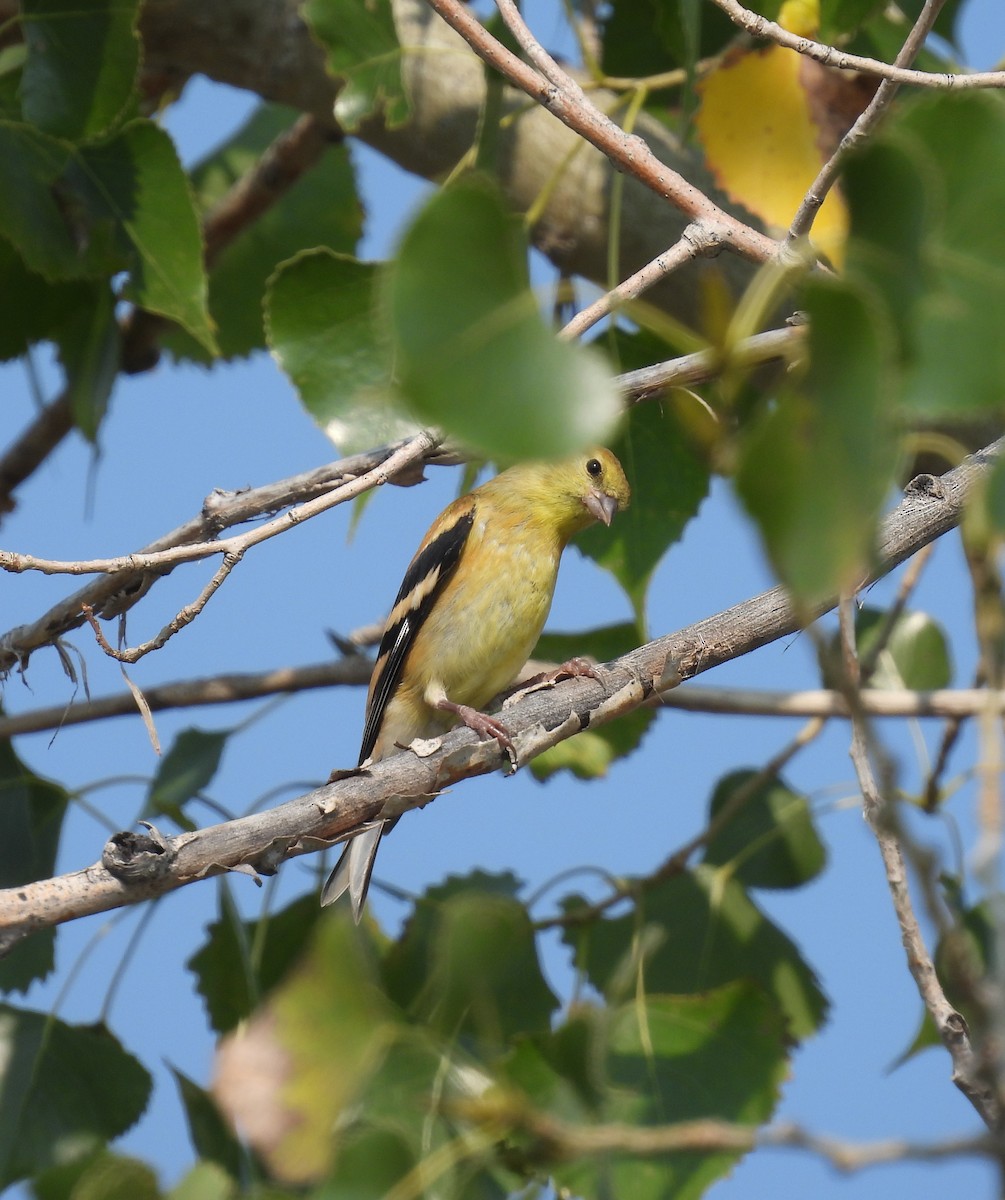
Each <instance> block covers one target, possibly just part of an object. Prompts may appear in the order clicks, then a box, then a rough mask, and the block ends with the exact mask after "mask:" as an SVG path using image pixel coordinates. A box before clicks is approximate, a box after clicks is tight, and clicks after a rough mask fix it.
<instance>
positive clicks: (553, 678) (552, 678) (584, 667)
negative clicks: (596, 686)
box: [517, 658, 600, 696]
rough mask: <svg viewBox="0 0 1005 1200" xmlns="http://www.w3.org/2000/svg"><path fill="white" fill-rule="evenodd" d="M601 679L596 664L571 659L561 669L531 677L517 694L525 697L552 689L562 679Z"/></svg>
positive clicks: (584, 660) (523, 683)
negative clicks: (529, 693)
mask: <svg viewBox="0 0 1005 1200" xmlns="http://www.w3.org/2000/svg"><path fill="white" fill-rule="evenodd" d="M599 678H600V676H599V675H598V674H597V664H596V663H592V662H590V660H589V659H588V658H570V659H569V660H568V662H564V663H562V665H561V666H560V667H554V668H553V669H552V670H550V671H541V672H540V673H539V674H537V675H531V677H530V678H529V679H524V680H522V681H521V683H520V688H519V690H518V692H517V694H518V695H520V696H523V695H524V694H525V693H527V692H535V691H537V690H538V689H539V688H546V687H552V686H554V684H556V683H558V681H559V680H560V679H599Z"/></svg>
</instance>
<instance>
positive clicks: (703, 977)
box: [563, 866, 827, 1039]
mask: <svg viewBox="0 0 1005 1200" xmlns="http://www.w3.org/2000/svg"><path fill="white" fill-rule="evenodd" d="M576 907H578V904H576V903H573V902H571V901H568V902H567V903H566V908H567V909H569V908H572V909H575V908H576ZM563 940H564V941H565V942H566V944H567V945H569V946H572V947H573V948H574V950H575V954H576V965H577V967H578V968H579V969H580V970H582V971H585V972H586V975H587V977H588V978H589V980H590V982H591V983H592V984H593V985H594V987H596V988H598V989H599V990H600V991H602V992H604V993H605V994H606V995H607V996H608V997H609V998H612V999H618V998H619V997H621V996H625V995H629V994H631V993H632V992H634V990H635V988H636V986H637V983H638V980H639V979H640V978H641V979H642V980H643V981H644V984H645V988H646V991H647V992H649V993H656V992H673V993H682V994H691V993H695V992H705V991H708V990H709V989H710V988H716V987H721V986H722V985H723V984H726V983H730V982H732V981H734V980H737V979H753V980H755V981H756V982H757V983H759V984H760V985H761V986H762V987H763V988H764V990H765V991H766V992H768V993H770V994H771V995H772V996H773V997H774V999H775V1003H776V1004H777V1006H778V1008H779V1010H780V1011H781V1012H782V1013H783V1014H784V1016H785V1018H786V1021H787V1023H788V1029H789V1034H790V1035H791V1036H792V1037H794V1038H797V1039H802V1038H805V1037H808V1036H809V1035H810V1034H811V1033H813V1032H814V1031H815V1030H816V1029H818V1028H819V1027H820V1024H821V1023H822V1021H823V1019H824V1016H825V1015H826V1012H827V1001H826V999H825V997H824V995H823V993H822V992H821V991H820V987H819V984H818V983H817V979H816V976H815V975H814V973H813V971H812V970H811V969H810V968H809V967H808V966H807V965H806V963H805V962H804V961H803V959H802V957H801V956H800V954H799V951H798V950H797V949H796V947H795V945H794V944H793V943H792V942H791V941H790V940H789V939H788V938H787V937H786V936H785V934H784V933H782V931H781V930H780V929H779V928H778V927H777V926H776V925H774V924H772V922H771V921H769V920H768V919H767V918H766V917H765V916H764V914H763V913H762V912H761V911H760V910H759V909H758V908H757V906H756V905H755V904H754V903H753V901H752V900H751V899H750V897H749V896H748V895H747V893H746V891H745V890H744V888H743V886H742V884H741V883H740V882H739V880H737V879H735V878H732V877H730V876H728V875H726V874H724V873H723V872H722V871H721V870H716V869H714V868H712V867H710V866H700V867H698V868H696V869H695V870H693V871H687V872H683V873H682V874H680V875H677V876H675V877H674V878H672V879H669V880H667V881H666V882H665V883H661V884H659V885H658V886H656V887H653V888H647V889H646V891H645V892H644V894H643V896H642V898H641V900H640V901H639V904H638V906H637V908H636V909H635V910H634V911H633V912H631V913H629V914H627V915H626V916H623V917H617V918H607V919H604V920H600V921H595V922H591V923H590V924H589V926H587V927H585V928H583V929H582V930H577V929H576V928H575V927H570V928H568V929H567V930H566V931H565V933H564V934H563ZM640 954H642V955H643V961H640V959H639V955H640Z"/></svg>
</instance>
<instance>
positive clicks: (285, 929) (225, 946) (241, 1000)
mask: <svg viewBox="0 0 1005 1200" xmlns="http://www.w3.org/2000/svg"><path fill="white" fill-rule="evenodd" d="M320 914H321V910H320V908H319V906H318V903H317V897H316V896H315V895H314V894H313V893H311V894H309V895H307V896H301V897H300V899H299V900H294V901H293V903H292V904H290V905H289V906H288V907H286V908H284V909H283V910H282V911H281V912H277V913H271V914H268V915H266V916H264V917H262V918H261V920H258V921H246V922H238V921H236V919H235V917H234V915H233V913H232V912H228V911H227V910H226V909H225V912H224V914H223V915H221V917H220V919H219V920H218V921H214V922H213V924H212V925H210V926H209V927H208V930H207V932H208V937H207V940H206V942H205V944H204V945H203V946H201V947H200V949H199V950H197V951H196V952H195V954H193V955H192V957H191V958H190V959H189V960H188V963H187V964H186V965H187V966H188V969H189V970H190V971H192V972H193V973H194V974H195V976H196V990H197V991H198V992H199V994H200V995H201V996H202V998H203V1000H204V1001H205V1003H206V1011H207V1013H208V1015H209V1021H210V1025H211V1026H212V1028H213V1029H214V1031H215V1032H216V1033H225V1032H226V1031H227V1030H229V1029H233V1028H234V1026H235V1025H237V1024H239V1023H240V1022H241V1021H243V1020H244V1019H245V1018H246V1017H248V1016H250V1015H251V1013H252V1012H253V1011H254V1009H255V1008H256V1007H257V1005H258V1004H259V1003H260V1001H261V999H262V997H263V996H264V995H265V994H266V993H267V992H269V991H270V990H271V989H272V988H273V987H275V986H276V984H278V983H279V982H280V981H281V980H282V979H284V978H285V977H286V975H287V974H288V973H289V971H290V970H291V969H292V967H293V966H294V964H295V963H296V961H297V960H298V958H299V957H300V955H301V954H302V953H303V951H304V948H305V947H306V946H307V944H308V942H309V941H310V938H311V935H312V934H313V932H314V928H315V926H316V925H317V922H318V918H319V917H320Z"/></svg>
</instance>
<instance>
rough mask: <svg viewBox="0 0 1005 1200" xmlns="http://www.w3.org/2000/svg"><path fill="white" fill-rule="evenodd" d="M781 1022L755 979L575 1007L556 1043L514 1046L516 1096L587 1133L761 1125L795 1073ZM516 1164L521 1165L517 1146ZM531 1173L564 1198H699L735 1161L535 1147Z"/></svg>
mask: <svg viewBox="0 0 1005 1200" xmlns="http://www.w3.org/2000/svg"><path fill="white" fill-rule="evenodd" d="M786 1049H787V1043H786V1036H785V1028H784V1023H783V1021H782V1020H781V1019H780V1016H779V1014H778V1012H777V1010H776V1009H775V1008H774V1005H773V1003H772V1000H771V998H770V997H769V996H768V995H766V993H765V992H763V991H762V990H761V989H760V988H758V987H757V986H756V985H755V984H753V983H751V982H750V981H749V980H743V981H738V982H736V983H732V984H729V985H727V986H725V987H722V988H719V989H717V990H715V991H710V992H706V993H704V994H702V995H697V996H672V995H645V996H642V995H640V996H638V997H637V998H635V999H634V1000H633V1001H632V1002H631V1003H628V1004H625V1005H621V1006H618V1007H616V1008H613V1009H600V1008H595V1007H592V1006H591V1007H587V1006H585V1005H579V1006H577V1008H576V1010H575V1011H574V1013H573V1014H572V1015H571V1016H570V1018H569V1020H568V1021H567V1022H565V1023H564V1024H563V1025H562V1026H560V1027H559V1028H558V1029H557V1030H556V1031H555V1033H554V1035H553V1036H552V1037H550V1038H547V1039H538V1040H537V1041H536V1043H535V1044H533V1045H528V1044H523V1045H521V1046H519V1047H517V1049H516V1051H515V1053H514V1054H513V1055H512V1057H511V1058H510V1060H509V1061H508V1063H507V1064H506V1072H507V1081H508V1083H509V1086H510V1090H513V1089H514V1088H519V1089H521V1090H522V1091H523V1092H524V1093H525V1094H526V1095H527V1098H528V1102H529V1105H531V1106H533V1108H534V1109H535V1110H537V1111H538V1112H541V1113H543V1114H544V1115H545V1116H546V1117H551V1118H554V1119H557V1120H559V1121H563V1122H567V1123H568V1124H571V1125H572V1126H573V1127H576V1128H579V1129H581V1130H582V1131H583V1132H584V1133H585V1134H586V1135H587V1136H589V1131H590V1127H591V1125H593V1124H594V1123H595V1122H599V1123H604V1124H607V1125H612V1124H622V1125H624V1126H625V1127H626V1128H629V1129H632V1130H639V1131H641V1130H644V1129H645V1128H646V1127H647V1126H653V1125H657V1126H662V1125H666V1124H672V1123H676V1122H683V1121H692V1120H701V1119H703V1118H711V1119H719V1120H727V1121H735V1122H738V1123H742V1124H749V1125H751V1126H755V1125H758V1124H761V1123H763V1122H765V1121H766V1120H767V1119H768V1118H769V1117H770V1116H771V1114H772V1112H773V1111H774V1108H775V1106H776V1104H777V1102H778V1096H779V1089H780V1084H781V1082H782V1081H783V1079H784V1078H785V1075H786V1072H787V1063H786ZM513 1142H514V1151H513V1152H512V1154H511V1158H513V1159H516V1160H517V1161H519V1159H518V1158H517V1156H518V1155H519V1147H520V1142H519V1141H518V1140H517V1139H513ZM531 1154H532V1157H531V1159H530V1163H529V1164H528V1165H529V1166H530V1168H531V1170H530V1171H529V1172H528V1174H532V1176H540V1175H542V1174H548V1175H550V1176H552V1177H553V1178H554V1179H555V1182H556V1185H557V1186H558V1187H559V1190H560V1191H562V1192H563V1193H566V1194H569V1195H575V1196H583V1197H591V1198H592V1197H606V1196H631V1197H632V1198H633V1200H636V1198H638V1200H684V1198H687V1200H697V1197H699V1196H701V1195H703V1194H704V1192H705V1189H707V1188H708V1186H709V1185H710V1184H711V1183H712V1182H713V1180H715V1179H717V1178H720V1177H721V1176H722V1175H724V1174H725V1173H726V1172H727V1171H728V1170H729V1169H730V1167H731V1166H732V1165H733V1164H734V1163H735V1162H736V1159H737V1157H738V1155H731V1154H709V1153H701V1152H691V1153H671V1154H666V1153H664V1154H658V1155H657V1154H653V1155H645V1154H642V1153H638V1152H632V1151H631V1150H629V1149H626V1150H624V1151H618V1150H616V1149H612V1150H611V1151H609V1152H607V1153H605V1154H603V1155H596V1156H593V1155H590V1156H580V1155H572V1156H570V1155H567V1154H563V1153H562V1152H561V1150H560V1148H559V1147H551V1146H549V1145H548V1144H547V1143H544V1144H541V1143H536V1144H533V1145H532V1147H531Z"/></svg>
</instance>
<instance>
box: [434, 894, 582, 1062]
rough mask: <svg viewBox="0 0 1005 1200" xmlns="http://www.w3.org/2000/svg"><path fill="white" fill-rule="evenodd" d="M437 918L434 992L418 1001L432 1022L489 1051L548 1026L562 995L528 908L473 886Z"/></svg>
mask: <svg viewBox="0 0 1005 1200" xmlns="http://www.w3.org/2000/svg"><path fill="white" fill-rule="evenodd" d="M437 916H438V921H437V927H436V935H435V939H434V941H433V943H432V950H433V954H432V958H431V960H430V964H429V976H428V984H427V997H428V998H420V1000H419V1006H420V1008H424V1009H425V1011H426V1014H427V1019H428V1020H429V1022H430V1023H431V1024H432V1025H433V1026H434V1027H435V1028H436V1029H438V1030H441V1031H442V1032H443V1033H445V1034H447V1035H448V1036H451V1037H454V1036H461V1037H464V1036H465V1035H467V1036H468V1037H471V1038H474V1039H475V1040H476V1041H477V1042H478V1044H480V1045H481V1046H482V1047H484V1048H490V1049H491V1048H500V1049H501V1048H502V1046H503V1045H504V1043H505V1042H506V1041H507V1040H508V1039H510V1038H512V1037H514V1036H516V1035H518V1034H525V1033H535V1032H540V1031H542V1030H545V1029H547V1028H548V1027H549V1024H550V1022H551V1017H552V1014H553V1013H554V1012H555V1010H556V1009H557V1008H558V999H557V998H556V996H555V995H554V993H553V992H552V990H551V989H550V988H549V987H548V985H547V983H546V982H545V979H544V975H543V974H542V972H541V966H540V963H539V961H538V956H537V945H536V942H535V939H534V930H533V927H532V926H531V923H530V916H529V914H528V912H527V910H526V908H524V906H523V905H522V904H520V903H519V902H518V901H516V900H511V899H508V898H506V897H504V896H500V895H492V894H487V893H484V892H467V893H462V894H459V895H457V896H453V897H451V898H450V899H449V900H446V901H445V902H444V903H443V904H442V905H441V906H440V907H439V909H438V911H437Z"/></svg>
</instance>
